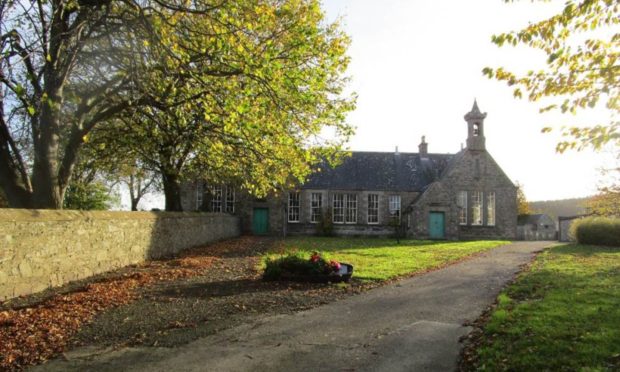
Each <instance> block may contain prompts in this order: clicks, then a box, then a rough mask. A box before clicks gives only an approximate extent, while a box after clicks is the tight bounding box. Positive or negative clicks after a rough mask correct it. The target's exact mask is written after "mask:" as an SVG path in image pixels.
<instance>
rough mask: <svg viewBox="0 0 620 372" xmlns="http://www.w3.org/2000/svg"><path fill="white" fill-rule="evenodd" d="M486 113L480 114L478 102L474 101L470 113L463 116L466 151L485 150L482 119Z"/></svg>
mask: <svg viewBox="0 0 620 372" xmlns="http://www.w3.org/2000/svg"><path fill="white" fill-rule="evenodd" d="M486 117H487V113H486V112H485V113H482V112H480V109H479V108H478V102H476V100H475V99H474V105H473V107H472V108H471V111H470V112H468V113H467V114H465V117H464V118H465V121H466V122H467V149H468V150H485V148H486V147H485V138H484V119H485V118H486Z"/></svg>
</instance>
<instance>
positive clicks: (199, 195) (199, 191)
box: [196, 181, 205, 211]
mask: <svg viewBox="0 0 620 372" xmlns="http://www.w3.org/2000/svg"><path fill="white" fill-rule="evenodd" d="M204 192H205V190H204V185H203V183H202V182H201V181H198V183H197V184H196V210H197V211H199V210H201V209H202V201H203V196H204Z"/></svg>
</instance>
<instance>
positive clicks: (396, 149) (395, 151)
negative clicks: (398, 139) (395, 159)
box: [394, 146, 400, 155]
mask: <svg viewBox="0 0 620 372" xmlns="http://www.w3.org/2000/svg"><path fill="white" fill-rule="evenodd" d="M394 155H400V154H399V152H398V146H396V148H395V149H394Z"/></svg>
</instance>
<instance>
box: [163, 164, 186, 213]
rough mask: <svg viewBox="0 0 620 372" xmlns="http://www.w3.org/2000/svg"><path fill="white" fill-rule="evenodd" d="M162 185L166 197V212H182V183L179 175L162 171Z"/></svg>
mask: <svg viewBox="0 0 620 372" xmlns="http://www.w3.org/2000/svg"><path fill="white" fill-rule="evenodd" d="M162 183H163V186H164V196H165V197H166V210H167V211H174V212H181V211H183V206H182V205H181V183H180V181H179V176H178V174H175V173H171V172H166V171H162Z"/></svg>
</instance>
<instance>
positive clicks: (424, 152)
mask: <svg viewBox="0 0 620 372" xmlns="http://www.w3.org/2000/svg"><path fill="white" fill-rule="evenodd" d="M418 149H419V150H420V155H428V143H426V136H422V142H420V144H419V145H418Z"/></svg>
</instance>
